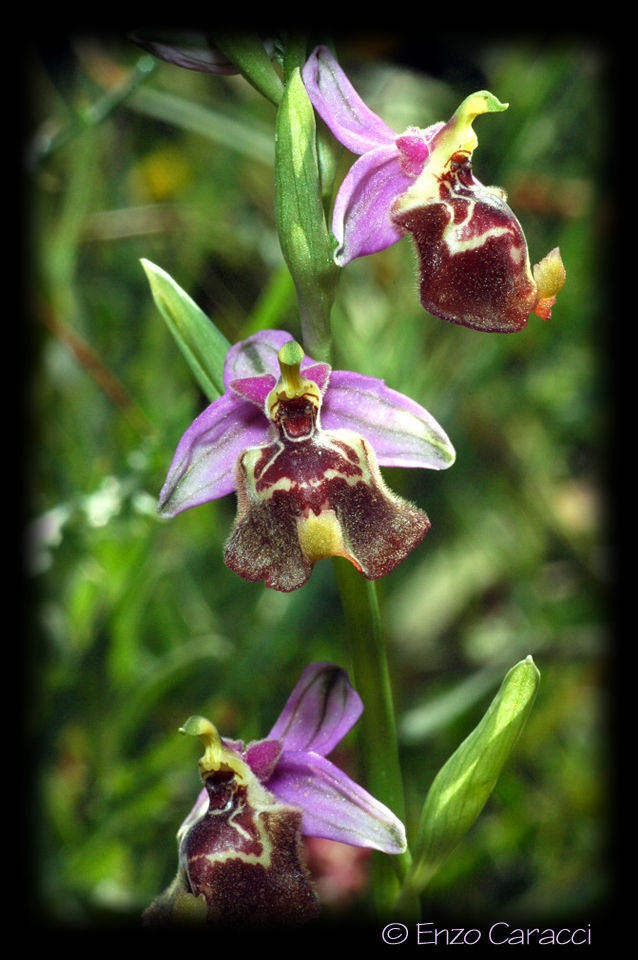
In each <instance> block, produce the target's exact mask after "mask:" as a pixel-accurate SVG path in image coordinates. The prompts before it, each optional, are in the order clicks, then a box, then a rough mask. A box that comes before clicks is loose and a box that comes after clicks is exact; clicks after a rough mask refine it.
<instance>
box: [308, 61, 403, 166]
mask: <svg viewBox="0 0 638 960" xmlns="http://www.w3.org/2000/svg"><path fill="white" fill-rule="evenodd" d="M301 76H302V78H303V82H304V85H305V87H306V91H307V92H308V96H309V97H310V101H311V103H312V105H313V107H314V108H315V110H316V111H317V113H318V114H319V116H320V117H321V119H322V120H323V121H324V123H325V124H326V125H327V126H328V127H329V129H330V130H331V131H332V133H333V134H334V135H335V137H336V138H337V140H338V141H339V142H340V143H342V144H343V145H344V146H345V147H347V148H348V150H351V151H352V153H360V154H361V153H366V152H367V151H368V150H374V149H375V148H377V147H379V146H383V145H389V144H393V143H394V139H395V137H396V134H395V132H394V130H391V129H390V127H389V126H388V125H387V123H385V122H384V121H383V120H382V119H381V117H379V116H378V115H377V114H376V113H374V111H372V110H371V109H370V108H369V107H367V106H366V104H365V103H364V102H363V100H362V99H361V97H360V96H359V94H358V93H357V92H356V90H355V89H354V87H353V86H352V84H351V83H350V81H349V80H348V78H347V76H346V75H345V73H344V72H343V70H342V69H341V67H340V66H339V64H338V63H337V61H336V60H335V58H334V57H333V55H332V54H331V53H330V50H329V49H328V48H327V47H323V46H321V47H317V48H316V49H315V50H313V52H312V53H311V55H310V57H309V58H308V60H307V61H306V64H305V66H304V68H303V70H302V72H301Z"/></svg>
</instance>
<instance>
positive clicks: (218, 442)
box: [159, 330, 455, 591]
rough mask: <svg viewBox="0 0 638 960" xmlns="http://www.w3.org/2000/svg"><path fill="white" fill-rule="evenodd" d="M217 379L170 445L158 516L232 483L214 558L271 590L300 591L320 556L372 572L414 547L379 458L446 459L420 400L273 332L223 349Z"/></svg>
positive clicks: (425, 463) (432, 463)
mask: <svg viewBox="0 0 638 960" xmlns="http://www.w3.org/2000/svg"><path fill="white" fill-rule="evenodd" d="M224 382H225V386H226V393H225V394H224V395H223V396H222V397H220V398H219V399H217V400H215V401H214V402H213V403H212V404H211V405H210V406H209V407H208V408H207V409H206V410H204V412H203V413H202V414H201V415H200V416H199V417H198V418H197V419H196V420H195V421H194V423H193V424H192V425H191V426H190V427H189V429H188V430H187V431H186V433H185V434H184V436H183V437H182V439H181V440H180V442H179V444H178V447H177V450H176V452H175V456H174V458H173V463H172V464H171V467H170V470H169V473H168V476H167V479H166V482H165V484H164V487H163V489H162V491H161V493H160V503H159V510H160V513H161V515H163V516H168V517H171V516H174V515H176V514H178V513H180V512H181V511H182V510H186V509H188V508H189V507H194V506H197V505H198V504H201V503H204V502H206V501H208V500H213V499H216V498H218V497H221V496H224V495H225V494H227V493H230V492H232V491H233V490H236V491H237V498H238V509H237V518H236V522H235V526H234V529H233V531H232V533H231V535H230V537H229V540H228V542H227V545H226V551H225V562H226V564H227V565H228V566H229V567H230V568H231V569H232V570H234V571H235V572H236V573H238V574H239V575H240V576H242V577H244V578H245V579H247V580H251V581H258V580H264V581H265V583H266V586H268V587H271V588H273V589H276V590H281V591H290V590H295V589H297V588H298V587H300V586H302V585H303V584H304V583H305V582H306V581H307V579H308V578H309V576H310V574H311V572H312V568H313V566H314V564H315V562H316V561H317V560H319V559H322V558H324V557H330V556H344V557H346V558H347V559H348V560H350V562H351V563H352V564H353V565H354V566H355V567H356V568H357V569H358V570H359V571H360V572H361V573H362V574H363V575H364V576H365V577H367V578H368V579H377V578H378V577H381V576H384V575H385V574H387V573H389V572H390V571H391V570H392V569H394V567H395V566H397V564H399V563H400V562H401V561H402V560H404V559H405V557H406V556H407V555H408V553H409V552H410V551H411V550H412V549H414V547H416V546H417V545H418V544H419V543H420V542H421V540H422V539H423V537H424V536H425V534H426V533H427V530H428V529H429V526H430V523H429V520H428V518H427V516H426V515H425V513H423V512H422V511H421V510H419V509H417V508H416V507H414V506H412V505H411V504H409V503H407V502H406V501H405V500H403V499H401V498H400V497H398V496H396V495H395V494H394V493H392V492H391V491H390V490H389V489H388V487H387V486H386V484H385V482H384V480H383V478H382V476H381V473H380V470H379V465H381V466H408V467H423V468H430V469H443V468H445V467H448V466H450V465H451V464H452V463H453V462H454V458H455V454H454V450H453V448H452V446H451V444H450V441H449V439H448V437H447V436H446V434H445V433H444V432H443V430H442V429H441V427H440V426H439V425H438V424H437V423H436V421H435V420H434V418H433V417H432V416H431V415H430V414H429V413H428V412H427V411H426V410H425V409H424V408H423V407H421V406H419V404H417V403H415V402H414V401H413V400H411V399H410V398H409V397H406V396H404V395H403V394H400V393H398V392H397V391H395V390H391V389H389V388H388V387H387V386H386V385H385V383H384V382H383V381H382V380H378V379H376V378H373V377H366V376H363V375H361V374H358V373H353V372H349V371H342V370H341V371H340V370H332V369H331V367H330V366H329V365H328V364H325V363H315V362H314V361H313V360H312V359H311V358H309V357H305V356H304V353H303V350H302V349H301V347H300V346H299V345H298V344H297V343H295V341H294V340H292V339H291V337H290V335H289V334H287V333H285V332H284V331H277V330H266V331H261V332H260V333H257V334H255V335H254V336H252V337H249V338H248V339H247V340H244V341H242V342H241V343H239V344H236V345H235V346H234V347H232V348H231V349H230V351H229V352H228V355H227V358H226V365H225V371H224Z"/></svg>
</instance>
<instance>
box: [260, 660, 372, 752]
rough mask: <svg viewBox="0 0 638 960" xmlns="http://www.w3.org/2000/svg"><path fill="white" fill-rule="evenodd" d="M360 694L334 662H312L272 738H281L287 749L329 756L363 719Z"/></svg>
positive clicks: (298, 683) (277, 723)
mask: <svg viewBox="0 0 638 960" xmlns="http://www.w3.org/2000/svg"><path fill="white" fill-rule="evenodd" d="M362 710H363V706H362V703H361V698H360V697H359V694H358V693H357V692H356V691H355V690H354V688H353V687H351V686H350V682H349V681H348V675H347V674H346V672H345V670H342V669H341V667H337V666H335V665H334V664H332V663H311V664H310V666H308V667H306V669H305V670H304V672H303V673H302V674H301V677H300V678H299V680H298V682H297V685H296V686H295V689H294V690H293V691H292V693H291V694H290V696H289V698H288V702H287V703H286V706H285V707H284V709H283V710H282V712H281V715H280V717H279V719H278V720H277V722H276V723H275V725H274V727H273V728H272V730H271V731H270V733H269V735H268V737H269V739H278V740H280V741H281V742H282V743H283V746H284V750H285V752H286V753H287V752H288V751H297V750H312V751H314V753H317V754H321V756H326V754H328V753H330V751H331V750H333V749H334V747H335V746H336V745H337V744H338V743H339V742H340V741H341V740H343V738H344V737H345V735H346V734H347V733H348V731H349V730H350V729H351V728H352V727H353V726H354V724H355V723H356V722H357V720H358V719H359V717H360V716H361V713H362Z"/></svg>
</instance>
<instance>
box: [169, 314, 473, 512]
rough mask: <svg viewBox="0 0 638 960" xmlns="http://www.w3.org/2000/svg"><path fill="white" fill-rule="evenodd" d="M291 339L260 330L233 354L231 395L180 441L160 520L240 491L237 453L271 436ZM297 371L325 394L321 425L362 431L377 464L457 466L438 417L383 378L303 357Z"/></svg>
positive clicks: (227, 376) (227, 377) (227, 375)
mask: <svg viewBox="0 0 638 960" xmlns="http://www.w3.org/2000/svg"><path fill="white" fill-rule="evenodd" d="M291 340H292V336H291V335H290V334H289V333H287V332H286V331H283V330H263V331H260V332H259V333H256V334H253V335H252V336H251V337H248V339H246V340H243V341H240V342H239V343H237V344H235V345H234V346H232V347H231V349H230V350H229V351H228V354H227V357H226V363H225V368H224V383H225V386H226V393H225V394H224V395H223V396H221V397H219V398H218V399H217V400H214V401H213V403H211V404H210V405H209V406H208V407H207V408H206V409H205V410H204V411H203V412H202V413H201V414H200V415H199V416H198V417H197V418H196V419H195V420H194V422H193V423H192V424H191V426H190V427H189V428H188V429H187V430H186V432H185V433H184V435H183V437H182V438H181V440H180V441H179V443H178V445H177V449H176V451H175V455H174V457H173V461H172V463H171V466H170V468H169V471H168V475H167V477H166V481H165V483H164V485H163V487H162V490H161V492H160V497H159V508H158V509H159V513H160V515H161V516H163V517H174V516H176V515H177V514H179V513H181V512H182V511H183V510H187V509H189V508H191V507H195V506H198V505H200V504H203V503H206V502H208V501H210V500H215V499H218V498H220V497H223V496H226V495H227V494H229V493H232V492H233V491H234V490H235V489H236V485H237V480H236V474H235V467H236V464H237V460H238V458H239V456H240V455H241V454H242V453H243V451H245V450H246V449H247V448H249V447H253V446H258V445H259V444H263V443H266V442H267V441H268V440H269V438H270V436H271V432H270V424H269V421H268V418H267V416H266V413H265V410H264V402H265V397H266V396H267V395H268V393H269V391H270V390H271V389H272V388H273V387H274V385H275V384H276V382H277V379H278V376H279V366H278V359H277V358H278V354H279V350H280V349H281V347H282V346H283V344H284V343H287V342H289V341H291ZM300 369H301V372H302V373H303V374H304V375H306V374H307V375H309V376H311V377H312V378H313V379H314V382H315V383H317V384H318V386H319V387H320V389H322V390H323V391H324V392H323V397H322V407H321V422H322V426H323V428H324V429H326V430H334V429H337V428H346V429H349V430H354V431H357V432H358V433H360V434H361V435H362V436H364V437H365V438H366V439H367V440H368V441H369V443H370V444H371V446H372V447H373V448H374V451H375V453H376V457H377V461H378V463H379V465H380V466H387V467H391V466H399V467H421V468H424V469H431V470H442V469H445V468H446V467H449V466H451V464H452V463H453V462H454V459H455V453H454V449H453V447H452V444H451V443H450V440H449V438H448V437H447V435H446V433H445V432H444V430H443V429H442V428H441V427H440V426H439V424H438V423H437V422H436V420H435V419H434V417H432V415H431V414H430V413H429V412H428V411H427V410H425V408H423V407H422V406H420V405H419V404H418V403H416V402H415V401H413V400H411V399H410V398H409V397H406V396H405V395H404V394H401V393H398V392H397V391H396V390H392V389H391V388H390V387H387V386H386V384H385V383H384V382H383V380H379V379H377V378H375V377H368V376H365V375H363V374H359V373H355V372H351V371H344V370H331V369H330V367H329V366H328V364H317V363H315V361H314V360H312V359H311V358H310V357H304V359H303V360H302V361H301V365H300ZM309 371H310V372H309Z"/></svg>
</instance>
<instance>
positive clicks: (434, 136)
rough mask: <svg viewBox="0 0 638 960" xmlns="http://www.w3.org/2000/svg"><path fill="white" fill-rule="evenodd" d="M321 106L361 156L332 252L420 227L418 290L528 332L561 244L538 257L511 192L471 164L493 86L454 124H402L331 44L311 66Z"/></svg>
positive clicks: (556, 282)
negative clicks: (379, 108) (362, 88)
mask: <svg viewBox="0 0 638 960" xmlns="http://www.w3.org/2000/svg"><path fill="white" fill-rule="evenodd" d="M303 79H304V84H305V86H306V90H307V92H308V96H309V97H310V100H311V101H312V104H313V106H314V107H315V109H316V111H317V113H318V114H319V115H320V116H321V117H322V119H323V120H324V121H325V123H326V124H327V126H328V127H329V128H330V130H331V131H332V133H333V134H334V136H335V137H336V138H337V140H339V142H340V143H342V144H343V145H344V146H345V147H347V148H348V149H349V150H350V151H352V152H353V153H356V154H359V155H360V156H359V159H358V160H357V161H356V162H355V163H354V164H353V166H352V167H351V169H350V171H349V172H348V174H347V175H346V177H345V179H344V181H343V183H342V185H341V187H340V189H339V192H338V194H337V197H336V200H335V205H334V210H333V220H332V231H333V233H334V236H335V238H336V240H337V248H336V250H335V254H334V257H335V262H336V263H337V264H338V265H339V266H344V265H345V264H347V263H349V262H350V261H351V260H353V259H354V258H355V257H361V256H365V255H367V254H371V253H376V252H378V251H380V250H384V249H385V248H386V247H388V246H390V245H391V244H393V243H395V242H396V241H397V240H399V239H400V238H401V237H402V236H403V235H404V234H405V233H409V234H411V235H412V238H413V240H414V242H415V245H416V249H417V253H418V256H419V262H420V271H419V273H420V295H421V303H422V305H423V307H424V308H425V309H426V310H427V311H428V312H429V313H431V314H433V315H434V316H437V317H441V318H442V319H444V320H449V321H450V322H452V323H458V324H462V325H463V326H466V327H471V328H474V329H477V330H483V331H489V332H498V333H509V332H513V331H516V330H520V329H521V328H522V327H524V326H525V325H526V323H527V320H528V317H529V314H530V313H532V312H534V313H536V314H537V315H538V316H541V317H543V318H544V319H549V316H550V312H551V307H552V305H553V303H554V301H555V299H556V294H557V293H558V291H559V290H560V289H561V287H562V285H563V283H564V281H565V271H564V268H563V265H562V261H561V259H560V254H559V252H558V250H557V249H556V250H553V251H552V252H551V253H550V254H548V255H547V257H546V258H544V260H543V261H541V263H540V264H538V265H537V266H536V267H535V268H534V271H533V272H532V269H531V267H530V261H529V254H528V250H527V242H526V240H525V236H524V234H523V230H522V228H521V225H520V224H519V222H518V220H517V219H516V217H515V216H514V214H513V213H512V211H511V209H510V208H509V206H508V205H507V202H506V196H505V193H504V191H503V190H501V189H500V188H498V187H485V186H483V184H482V183H480V182H479V181H478V180H477V179H476V177H475V176H474V174H473V173H472V166H471V158H472V154H473V151H474V149H475V148H476V146H477V143H478V140H477V138H476V134H475V133H474V131H473V129H472V123H473V121H474V120H475V118H476V117H477V116H478V115H479V114H482V113H491V112H495V111H501V110H505V109H506V108H507V104H503V103H500V101H499V100H497V99H496V97H494V96H493V95H492V94H491V93H489V92H488V91H484V90H482V91H479V92H478V93H474V94H471V95H470V96H469V97H467V98H466V99H465V100H464V101H463V103H462V104H461V105H460V107H459V108H458V110H457V111H456V112H455V113H454V115H453V116H452V118H451V119H450V120H448V122H447V123H443V122H441V123H435V124H432V125H431V126H429V127H426V128H425V129H419V128H417V127H410V128H408V129H407V130H406V131H405V132H404V133H402V134H397V133H395V132H394V131H393V130H391V129H390V127H388V126H387V124H386V123H385V122H384V121H383V120H382V119H381V118H380V117H379V116H377V115H376V114H375V113H373V111H371V110H370V108H369V107H367V106H366V104H365V103H364V102H363V100H362V99H361V98H360V97H359V95H358V94H357V92H356V91H355V90H354V88H353V87H352V85H351V83H350V81H349V80H348V78H347V77H346V75H345V73H344V71H343V70H342V69H341V67H340V66H339V64H338V63H337V61H336V60H335V58H334V57H333V56H332V54H331V53H330V51H329V50H328V49H327V47H317V48H316V49H315V50H314V51H313V53H312V54H311V56H310V57H309V59H308V61H307V62H306V64H305V66H304V69H303Z"/></svg>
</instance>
